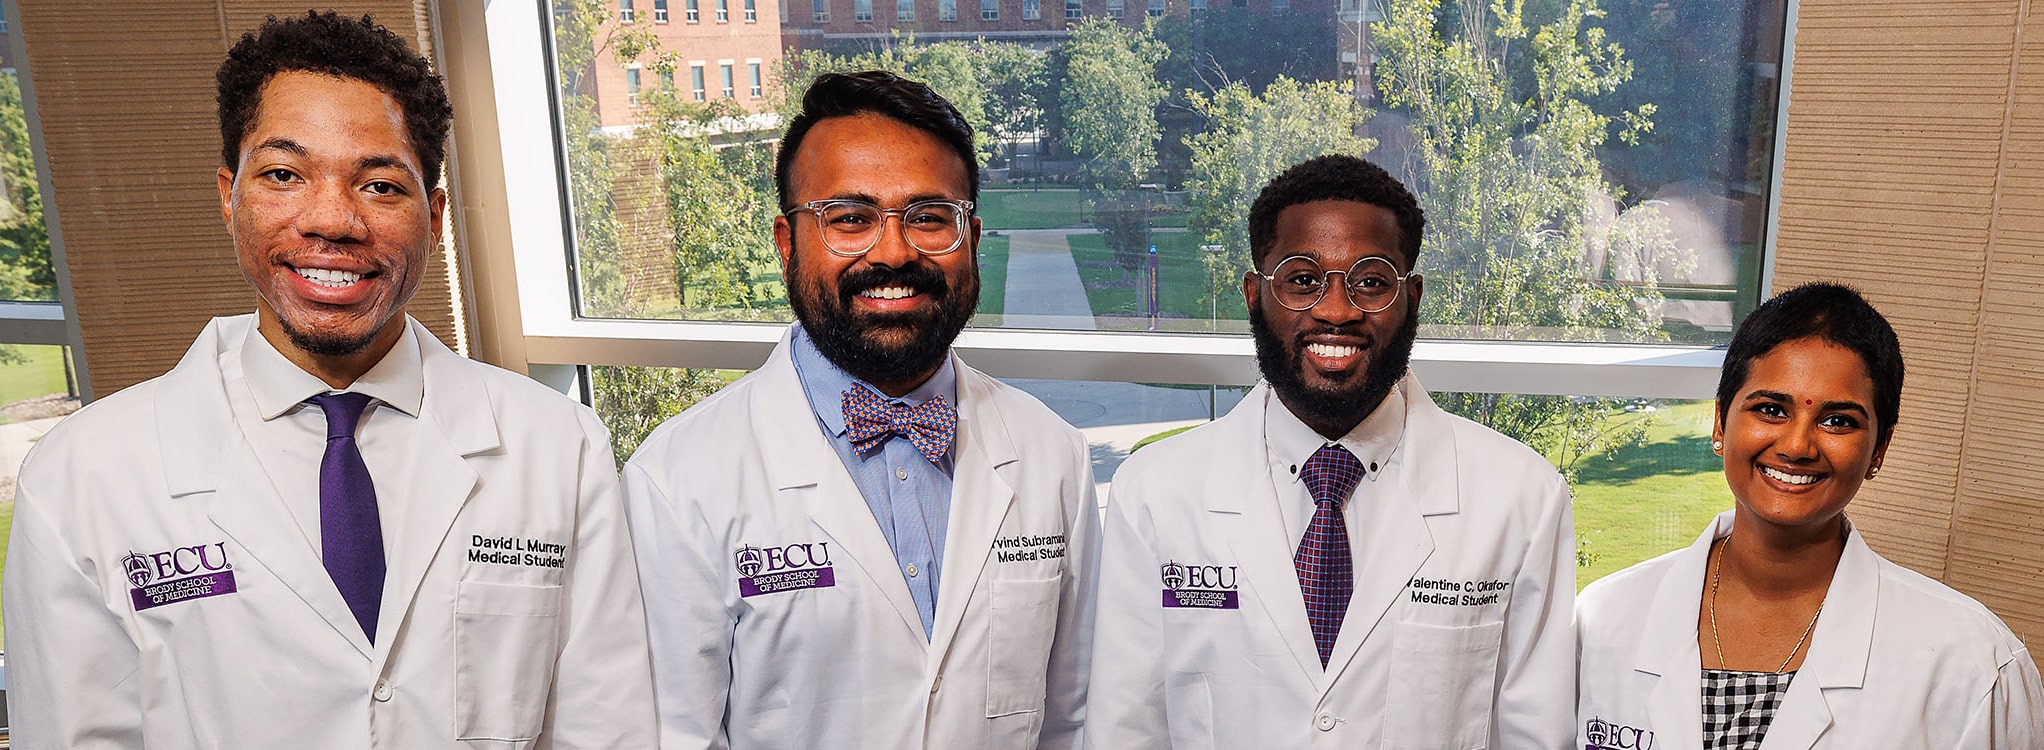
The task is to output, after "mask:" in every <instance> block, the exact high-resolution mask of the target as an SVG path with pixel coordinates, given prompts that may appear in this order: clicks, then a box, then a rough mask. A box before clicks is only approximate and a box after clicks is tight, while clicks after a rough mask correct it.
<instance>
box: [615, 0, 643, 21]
mask: <svg viewBox="0 0 2044 750" xmlns="http://www.w3.org/2000/svg"><path fill="white" fill-rule="evenodd" d="M638 18H639V13H638V11H636V10H633V9H632V0H617V20H618V21H619V22H620V23H631V22H633V21H635V20H638Z"/></svg>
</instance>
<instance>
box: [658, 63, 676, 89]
mask: <svg viewBox="0 0 2044 750" xmlns="http://www.w3.org/2000/svg"><path fill="white" fill-rule="evenodd" d="M660 85H661V86H662V87H663V88H666V89H667V90H668V91H673V90H674V69H673V68H662V69H661V70H660Z"/></svg>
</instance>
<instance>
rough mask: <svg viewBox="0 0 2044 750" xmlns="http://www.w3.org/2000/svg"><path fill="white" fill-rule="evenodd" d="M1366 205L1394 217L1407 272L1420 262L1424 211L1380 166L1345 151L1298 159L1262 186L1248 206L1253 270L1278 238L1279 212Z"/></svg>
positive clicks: (1409, 193)
mask: <svg viewBox="0 0 2044 750" xmlns="http://www.w3.org/2000/svg"><path fill="white" fill-rule="evenodd" d="M1330 200H1333V201H1355V202H1357V203H1367V204H1370V205H1372V206H1376V207H1378V208H1382V209H1384V210H1386V211H1390V212H1391V214H1392V215H1393V216H1396V217H1397V218H1398V235H1399V236H1398V241H1399V242H1398V244H1399V249H1400V250H1403V251H1404V252H1405V266H1406V267H1405V270H1406V271H1411V270H1412V268H1413V266H1414V265H1416V264H1417V263H1418V262H1419V241H1420V235H1421V233H1423V232H1425V231H1426V226H1427V216H1426V212H1424V211H1421V210H1420V208H1419V201H1418V200H1417V199H1415V198H1413V197H1412V192H1411V191H1408V190H1406V189H1405V185H1404V184H1403V183H1400V182H1399V181H1398V178H1396V177H1392V176H1391V173H1390V172H1386V171H1384V168H1383V167H1379V166H1377V165H1375V164H1371V163H1370V162H1369V161H1367V160H1364V159H1361V158H1357V157H1354V156H1349V155H1347V154H1328V155H1326V156H1316V157H1313V158H1311V159H1307V160H1305V161H1302V162H1299V163H1298V164H1295V165H1293V166H1292V168H1291V169H1287V170H1285V172H1284V174H1280V175H1278V176H1277V177H1276V178H1274V179H1272V180H1271V181H1270V184H1268V185H1265V186H1263V192H1261V193H1258V194H1257V195H1256V202H1255V203H1252V204H1250V206H1249V261H1250V262H1251V263H1254V264H1256V267H1257V268H1262V267H1263V259H1264V257H1265V256H1266V255H1268V254H1269V253H1270V244H1271V243H1272V242H1274V241H1276V240H1277V222H1278V214H1281V213H1284V210H1285V209H1287V208H1290V207H1292V206H1296V205H1299V204H1301V203H1313V202H1315V201H1330Z"/></svg>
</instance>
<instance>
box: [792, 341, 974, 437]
mask: <svg viewBox="0 0 2044 750" xmlns="http://www.w3.org/2000/svg"><path fill="white" fill-rule="evenodd" d="M794 329H795V331H794V333H793V334H791V335H790V336H789V340H788V350H789V355H790V356H789V359H791V360H793V361H794V363H795V379H796V380H799V381H801V383H802V392H803V395H805V396H807V397H808V398H809V410H810V411H812V412H815V414H816V419H817V421H818V422H821V423H823V427H824V429H825V430H827V431H829V432H830V434H831V435H832V436H833V437H843V436H844V434H845V410H844V392H845V391H846V390H847V389H850V388H855V387H856V388H865V389H867V390H870V391H872V392H874V393H876V394H879V395H880V397H881V398H885V399H887V400H888V401H890V402H898V403H902V404H907V405H909V406H918V405H921V404H922V403H923V402H925V401H928V400H930V399H933V398H936V397H938V396H943V397H944V400H946V401H949V402H951V404H952V405H953V406H957V404H958V373H957V371H956V370H954V369H952V366H951V357H950V355H948V354H947V355H945V357H944V363H943V364H941V365H938V367H937V373H936V374H935V375H931V376H930V379H929V380H925V381H923V384H922V385H919V386H916V387H915V390H912V391H909V392H908V393H907V394H904V395H903V396H902V397H901V398H890V397H888V395H887V394H885V393H881V392H880V389H879V388H875V387H873V386H872V385H870V384H868V383H866V382H865V381H863V380H860V379H858V378H855V377H852V375H851V373H848V372H845V371H844V370H843V369H841V368H839V367H838V366H837V364H836V363H834V362H831V361H830V359H829V358H827V357H825V356H823V351H822V350H820V349H817V348H816V342H814V341H811V340H810V339H809V332H808V331H805V330H803V329H802V324H800V323H796V324H795V325H794Z"/></svg>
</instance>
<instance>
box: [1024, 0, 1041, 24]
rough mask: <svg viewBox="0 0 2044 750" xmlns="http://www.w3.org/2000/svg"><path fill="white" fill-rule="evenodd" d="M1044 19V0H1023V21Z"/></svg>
mask: <svg viewBox="0 0 2044 750" xmlns="http://www.w3.org/2000/svg"><path fill="white" fill-rule="evenodd" d="M1042 18H1043V0H1022V20H1024V21H1037V20H1042Z"/></svg>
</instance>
